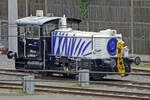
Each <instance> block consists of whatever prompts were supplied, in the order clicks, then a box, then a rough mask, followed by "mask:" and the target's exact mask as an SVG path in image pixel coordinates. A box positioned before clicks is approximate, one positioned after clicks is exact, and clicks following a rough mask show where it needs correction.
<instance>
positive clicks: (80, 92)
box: [0, 83, 150, 100]
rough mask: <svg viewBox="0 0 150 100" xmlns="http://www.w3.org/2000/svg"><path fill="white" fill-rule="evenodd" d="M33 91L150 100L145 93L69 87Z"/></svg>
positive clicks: (10, 86) (2, 85) (6, 86)
mask: <svg viewBox="0 0 150 100" xmlns="http://www.w3.org/2000/svg"><path fill="white" fill-rule="evenodd" d="M0 88H3V89H22V87H21V84H16V83H0ZM35 91H37V92H46V93H59V94H72V95H86V96H98V97H111V98H124V99H134V100H135V99H136V100H149V98H150V94H145V93H133V92H122V91H109V90H98V89H85V88H69V87H57V86H45V85H35Z"/></svg>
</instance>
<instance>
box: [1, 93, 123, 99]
mask: <svg viewBox="0 0 150 100" xmlns="http://www.w3.org/2000/svg"><path fill="white" fill-rule="evenodd" d="M10 98H11V100H121V99H116V98H115V99H113V98H104V97H90V96H88V97H87V96H79V95H66V94H65V95H63V94H42V95H24V96H7V95H5V96H0V100H10ZM122 100H123V99H122Z"/></svg>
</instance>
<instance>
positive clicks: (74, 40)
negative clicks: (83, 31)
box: [70, 34, 77, 56]
mask: <svg viewBox="0 0 150 100" xmlns="http://www.w3.org/2000/svg"><path fill="white" fill-rule="evenodd" d="M76 40H77V39H76V38H75V34H74V35H73V38H72V46H71V52H70V56H72V53H73V51H74V47H75V44H76Z"/></svg>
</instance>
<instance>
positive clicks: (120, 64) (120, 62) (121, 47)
mask: <svg viewBox="0 0 150 100" xmlns="http://www.w3.org/2000/svg"><path fill="white" fill-rule="evenodd" d="M122 50H124V41H118V42H117V51H116V53H117V57H118V59H117V68H118V72H120V73H121V74H120V76H125V74H124V73H125V64H124V60H123V58H122V53H121V51H122Z"/></svg>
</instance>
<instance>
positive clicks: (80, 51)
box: [77, 41, 85, 56]
mask: <svg viewBox="0 0 150 100" xmlns="http://www.w3.org/2000/svg"><path fill="white" fill-rule="evenodd" d="M84 43H85V41H83V42H82V44H81V46H80V48H79V51H78V55H77V56H79V55H80V53H81V50H82V48H83V46H84Z"/></svg>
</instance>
